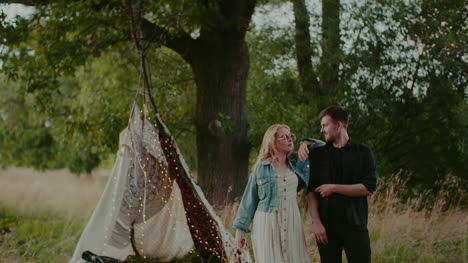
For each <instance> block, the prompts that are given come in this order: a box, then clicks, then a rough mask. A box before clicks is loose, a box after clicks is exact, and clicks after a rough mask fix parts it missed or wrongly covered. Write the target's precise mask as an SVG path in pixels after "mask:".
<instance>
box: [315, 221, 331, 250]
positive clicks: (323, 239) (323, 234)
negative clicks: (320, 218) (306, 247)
mask: <svg viewBox="0 0 468 263" xmlns="http://www.w3.org/2000/svg"><path fill="white" fill-rule="evenodd" d="M314 234H315V240H317V242H318V243H320V244H323V245H326V244H328V237H327V231H326V230H325V227H324V226H323V225H322V224H314Z"/></svg>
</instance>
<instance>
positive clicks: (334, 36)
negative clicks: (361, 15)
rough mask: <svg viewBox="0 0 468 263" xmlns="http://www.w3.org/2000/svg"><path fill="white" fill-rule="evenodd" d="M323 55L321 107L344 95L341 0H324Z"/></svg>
mask: <svg viewBox="0 0 468 263" xmlns="http://www.w3.org/2000/svg"><path fill="white" fill-rule="evenodd" d="M321 46H322V56H321V58H320V72H319V75H320V97H321V99H320V103H321V104H322V105H321V108H323V107H325V106H327V105H329V104H335V103H336V98H338V97H340V96H342V95H343V94H341V90H340V87H339V66H340V62H341V50H340V0H322V43H321Z"/></svg>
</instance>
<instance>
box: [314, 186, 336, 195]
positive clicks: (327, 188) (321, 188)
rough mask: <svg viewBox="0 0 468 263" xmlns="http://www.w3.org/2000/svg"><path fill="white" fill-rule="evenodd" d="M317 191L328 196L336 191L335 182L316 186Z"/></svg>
mask: <svg viewBox="0 0 468 263" xmlns="http://www.w3.org/2000/svg"><path fill="white" fill-rule="evenodd" d="M315 192H317V193H319V194H320V195H321V196H322V197H327V196H329V195H331V194H333V193H334V192H335V185H334V184H322V185H321V186H319V187H317V188H315Z"/></svg>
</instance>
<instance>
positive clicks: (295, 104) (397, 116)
mask: <svg viewBox="0 0 468 263" xmlns="http://www.w3.org/2000/svg"><path fill="white" fill-rule="evenodd" d="M176 2H177V1H176ZM189 2H191V1H189ZM323 2H324V3H325V2H327V4H324V5H323V6H321V5H319V4H317V3H315V2H305V1H300V0H297V1H296V0H295V1H291V2H288V1H274V2H273V3H266V4H264V3H262V4H258V6H257V9H256V13H255V15H254V19H253V21H251V22H250V26H249V30H248V31H247V33H246V38H245V40H246V43H247V46H248V49H249V53H248V54H249V66H250V70H249V73H248V85H247V90H246V109H245V110H246V112H247V114H246V116H247V120H248V124H249V129H248V132H247V135H246V136H247V140H248V142H249V148H250V155H251V156H253V155H255V154H256V151H257V150H258V147H259V144H260V142H261V137H262V135H263V132H264V131H265V129H266V128H267V127H268V126H269V125H271V124H273V123H285V124H287V125H289V126H290V127H291V128H292V129H293V131H294V133H295V134H296V135H297V137H298V138H301V137H316V138H321V135H320V134H319V130H320V128H319V123H318V120H317V115H318V112H319V110H320V109H321V108H322V107H323V106H325V105H329V104H341V105H344V106H346V107H347V108H348V109H349V111H350V113H351V124H350V134H351V136H352V137H353V138H354V139H356V140H358V141H361V142H364V143H366V144H368V145H369V146H370V147H371V148H372V149H373V150H374V153H375V155H376V159H377V162H378V172H379V176H380V178H383V179H384V178H388V177H389V176H391V175H392V174H395V173H397V172H399V173H400V174H402V175H404V176H406V177H409V178H410V179H409V181H408V185H407V188H408V189H410V191H409V193H411V192H412V193H414V192H420V191H424V190H426V189H431V188H434V187H436V188H437V187H438V185H437V184H436V182H439V181H441V180H443V179H444V178H445V177H446V176H447V175H451V176H454V177H455V178H458V179H457V181H456V183H457V184H461V186H462V187H466V185H467V183H466V182H467V180H466V179H467V178H466V174H468V169H467V165H466V163H467V161H468V160H467V152H466V146H467V142H466V137H467V134H466V130H467V120H468V116H467V112H468V109H467V104H466V95H467V89H466V87H467V79H466V74H465V73H466V72H467V63H466V60H467V58H466V47H467V46H468V45H467V43H466V42H467V41H466V40H467V34H466V28H465V26H464V21H465V20H466V14H467V13H466V7H465V5H464V2H463V1H456V0H451V1H444V3H440V2H439V1H435V0H429V1H412V2H411V3H408V2H407V1H397V0H394V1H364V2H363V1H346V2H344V1H341V2H340V1H336V0H335V1H326V0H324V1H323ZM177 3H179V2H177ZM172 4H174V5H176V4H175V2H174V3H172ZM179 4H180V3H179ZM52 7H54V8H55V9H53V8H52V9H47V7H41V6H39V7H37V10H38V11H37V13H36V14H35V15H33V16H32V17H31V18H17V19H16V20H15V21H14V22H9V21H6V20H5V17H3V21H2V22H1V28H2V30H3V32H4V36H5V38H4V39H3V40H2V41H3V42H2V43H1V44H2V45H3V47H4V48H3V49H2V50H1V51H2V54H1V55H2V57H1V58H2V62H3V64H2V76H1V77H2V81H1V83H2V88H1V90H0V116H1V118H0V131H1V132H0V163H1V165H3V166H7V165H19V166H31V167H35V168H39V169H48V168H59V167H67V168H69V169H70V170H71V171H73V172H76V173H82V172H90V171H91V170H92V169H94V168H95V167H97V166H98V165H99V163H100V162H101V161H102V160H106V159H108V158H109V156H112V155H113V154H114V153H115V151H116V150H117V147H118V145H117V142H118V135H119V133H120V131H121V130H122V129H123V128H124V127H125V126H126V123H127V120H128V114H129V111H130V107H131V105H132V103H133V101H134V99H135V98H141V96H139V95H138V94H140V93H141V91H140V93H139V92H138V91H139V89H141V76H139V73H138V72H139V71H138V69H139V64H138V54H137V52H136V51H135V48H134V46H133V42H132V41H130V40H129V39H128V38H127V39H118V38H119V36H120V37H121V36H123V35H124V34H123V33H122V32H119V30H115V28H114V27H117V26H122V25H121V24H119V23H117V22H118V21H120V20H112V19H115V18H112V17H110V18H109V20H105V19H104V18H102V17H101V18H99V19H100V20H99V22H100V23H102V24H101V25H100V26H101V27H100V29H99V30H101V31H94V33H93V34H94V35H92V36H89V35H88V37H87V38H85V37H84V36H83V35H79V32H88V31H79V30H83V28H86V27H89V26H90V25H89V23H90V21H88V20H86V19H85V18H88V19H90V16H91V14H88V15H87V16H88V17H79V15H78V14H75V15H76V17H73V15H71V14H70V11H69V10H68V9H67V10H65V8H66V7H67V4H64V3H62V4H56V5H52ZM68 8H69V9H70V8H83V6H79V5H78V4H76V5H75V6H71V7H70V6H68ZM93 8H95V7H93ZM106 8H107V7H102V9H100V11H99V12H103V10H104V11H106ZM148 8H150V9H151V8H153V9H154V10H156V9H157V7H154V6H150V7H148ZM181 8H182V7H181ZM183 8H184V9H183V10H185V12H186V13H180V12H175V15H179V16H178V17H177V16H175V17H176V18H177V19H178V20H176V21H185V20H183V19H188V20H190V19H195V20H196V19H201V18H200V17H199V16H198V15H199V14H197V13H196V12H198V11H194V10H195V9H194V10H192V9H187V8H188V7H186V6H185V7H183ZM50 10H56V12H57V13H54V12H52V11H50ZM174 10H176V9H174ZM177 10H179V9H177ZM180 10H182V9H180ZM281 11H284V12H285V14H284V15H282V17H283V19H284V20H281V21H279V22H282V23H278V21H276V20H275V19H276V18H275V19H271V16H270V18H269V16H268V14H270V13H273V12H275V13H276V14H277V13H278V12H281ZM168 12H169V11H168ZM189 12H190V13H189ZM200 12H201V11H200ZM63 13H67V15H68V16H69V17H68V16H65V17H64V18H63V19H62V20H60V19H59V15H60V14H62V15H63ZM169 13H170V12H169ZM204 14H205V15H206V13H204ZM80 15H81V14H80ZM208 15H212V16H216V14H215V13H208ZM181 17H182V18H181ZM45 18H49V20H45ZM92 18H93V19H96V18H95V17H92ZM111 18H112V19H111ZM189 18H190V19H189ZM54 19H55V20H54ZM164 19H169V18H168V17H165V18H164ZM202 20H203V19H202ZM93 21H95V22H96V20H93ZM154 21H159V20H157V19H156V18H154ZM190 21H192V20H190ZM284 21H286V22H284ZM301 21H302V22H304V21H306V22H307V23H309V24H306V25H305V27H304V24H300V22H301ZM110 22H115V25H113V26H110V25H109V26H106V23H110ZM159 22H160V21H159ZM163 22H164V21H163ZM44 23H46V24H47V25H48V26H49V27H44V26H43V25H44ZM71 23H76V24H71ZM181 23H188V22H181ZM200 23H201V22H200ZM31 25H34V26H35V27H31ZM77 25H78V26H77ZM197 25H198V24H196V23H195V22H192V24H184V25H181V27H183V28H184V30H189V31H190V30H191V32H192V33H193V37H194V38H196V37H197V36H196V35H197V33H198V34H200V32H199V31H197V28H198V27H197ZM189 26H193V27H192V28H190V27H189ZM301 26H302V27H301ZM301 28H302V29H304V28H307V29H308V30H309V31H310V32H309V34H307V35H309V36H310V39H308V40H307V39H306V40H304V37H303V36H301V35H300V33H301V32H302V31H301V30H300V29H301ZM330 28H332V29H330ZM333 28H334V30H333ZM105 29H107V31H106V30H105ZM60 32H62V34H63V32H67V33H66V35H67V36H66V37H65V38H62V36H61V35H60V34H61V33H60ZM124 33H128V32H124ZM119 34H120V35H119ZM201 34H203V32H201ZM116 39H118V40H119V41H117V40H116ZM301 43H302V44H301ZM304 43H305V44H304ZM307 43H308V44H307ZM304 54H305V55H304ZM147 55H148V56H147V57H148V59H149V61H148V62H149V64H150V65H151V68H150V69H151V79H152V82H153V84H154V95H155V100H156V103H157V105H158V106H159V109H160V112H161V113H162V114H163V115H164V119H165V121H166V122H167V124H168V126H169V128H170V129H171V131H172V132H173V134H174V136H175V137H176V139H177V140H178V145H179V147H180V148H181V150H182V152H183V153H184V156H185V158H186V159H187V160H188V163H189V165H190V167H192V168H193V169H194V170H196V169H198V167H199V166H200V155H203V154H206V155H207V156H208V155H210V154H212V153H210V152H204V149H205V148H206V145H205V144H203V143H201V142H202V141H203V140H201V139H200V138H197V134H198V135H200V133H201V131H205V132H206V133H210V134H213V136H214V137H213V138H214V139H213V140H214V141H215V142H216V140H217V138H218V137H216V136H217V135H218V134H219V133H220V131H218V130H213V129H216V128H217V125H219V126H220V127H221V132H222V133H223V136H224V135H226V136H229V135H230V134H231V135H233V134H235V135H236V136H241V135H239V134H236V133H235V130H236V129H237V127H238V126H237V125H239V120H237V119H236V118H237V117H234V116H233V115H230V114H229V113H227V112H223V111H221V110H220V111H219V112H218V111H217V110H215V112H213V114H214V116H215V117H209V119H207V120H206V122H207V123H208V125H207V128H206V130H203V129H201V128H200V127H199V125H200V123H203V121H201V120H200V118H203V116H200V115H197V114H198V111H199V110H201V109H200V106H199V105H198V104H197V103H200V102H197V96H202V95H200V85H201V84H200V80H199V78H200V76H199V75H197V74H198V73H197V72H198V71H196V69H197V66H194V65H192V64H190V63H187V58H186V57H184V56H183V55H181V53H180V52H177V51H174V50H173V49H171V47H169V48H168V47H164V46H158V45H153V46H152V48H151V49H150V51H149V53H148V54H147ZM304 58H306V59H304ZM200 59H201V60H203V58H200ZM209 59H211V58H209V57H207V58H206V60H209ZM297 61H300V63H298V62H297ZM200 63H201V62H200ZM226 63H227V62H226ZM218 73H219V72H218ZM218 73H217V72H213V78H215V77H216V76H215V75H216V74H218ZM204 74H205V73H204ZM203 76H204V77H209V73H208V75H203ZM209 94H211V93H209ZM207 96H208V95H207ZM205 98H206V97H205ZM232 99H233V100H236V99H239V100H242V98H234V97H233V98H232ZM198 100H200V97H199V98H198ZM206 118H208V117H206ZM213 118H214V119H213ZM213 121H214V122H213ZM213 123H214V124H216V125H213ZM203 139H204V138H203ZM217 158H218V157H217ZM221 158H222V157H221ZM226 158H229V157H226ZM203 160H205V159H203ZM250 160H252V157H251V158H250ZM251 162H252V161H251ZM202 164H203V162H202ZM220 176H222V175H220ZM245 176H247V174H245ZM461 189H463V188H461ZM465 189H466V188H465ZM436 190H437V189H436Z"/></svg>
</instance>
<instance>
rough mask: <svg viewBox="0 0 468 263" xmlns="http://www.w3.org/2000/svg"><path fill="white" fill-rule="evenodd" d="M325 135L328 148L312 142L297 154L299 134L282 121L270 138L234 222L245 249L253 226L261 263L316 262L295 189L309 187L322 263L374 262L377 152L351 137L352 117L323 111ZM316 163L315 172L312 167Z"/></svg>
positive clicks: (339, 110) (264, 143)
mask: <svg viewBox="0 0 468 263" xmlns="http://www.w3.org/2000/svg"><path fill="white" fill-rule="evenodd" d="M319 118H320V124H321V130H320V132H321V133H322V134H323V135H324V137H325V141H326V144H325V143H323V142H322V141H319V140H313V139H305V140H303V141H302V142H301V144H300V146H299V152H298V154H292V153H293V150H294V139H295V138H294V135H292V134H291V129H290V128H289V127H288V126H286V125H279V124H275V125H273V126H271V127H270V128H268V130H267V131H266V132H265V135H264V137H263V141H262V146H261V148H260V153H259V155H258V157H257V162H256V164H255V166H254V168H253V171H252V174H251V175H250V177H249V181H248V183H247V187H246V189H245V191H244V195H243V196H242V200H241V202H240V205H239V209H238V211H237V215H236V218H235V220H234V228H235V229H236V244H237V248H238V249H239V250H242V249H245V248H248V244H247V241H246V239H245V233H247V232H250V231H249V226H250V223H251V222H252V221H253V223H252V235H251V238H252V245H253V250H254V256H255V259H256V262H259V263H280V262H291V263H303V262H310V256H309V254H308V252H307V245H306V241H305V237H304V232H303V226H302V221H301V217H300V213H299V208H298V205H297V201H296V192H297V191H299V190H301V189H303V188H306V190H307V192H308V194H307V199H308V207H309V213H310V216H311V218H312V221H313V224H314V232H315V239H316V241H317V246H318V248H319V253H320V258H321V262H322V263H341V254H342V250H343V248H344V250H345V252H346V257H347V259H348V262H349V263H368V262H371V250H370V241H369V234H368V231H367V215H368V209H367V196H369V195H371V193H372V192H373V191H375V188H376V173H375V161H374V156H373V153H372V151H371V150H370V149H369V148H368V147H367V146H365V145H363V144H361V143H358V142H356V141H354V140H352V139H351V138H350V137H349V135H348V132H347V126H348V112H347V111H346V110H345V109H344V108H343V107H341V106H331V107H328V108H326V109H324V110H323V111H322V112H321V113H320V115H319ZM309 166H310V167H309Z"/></svg>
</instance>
